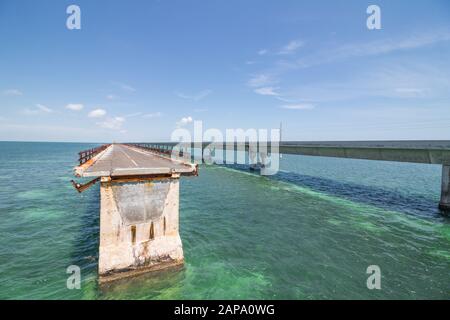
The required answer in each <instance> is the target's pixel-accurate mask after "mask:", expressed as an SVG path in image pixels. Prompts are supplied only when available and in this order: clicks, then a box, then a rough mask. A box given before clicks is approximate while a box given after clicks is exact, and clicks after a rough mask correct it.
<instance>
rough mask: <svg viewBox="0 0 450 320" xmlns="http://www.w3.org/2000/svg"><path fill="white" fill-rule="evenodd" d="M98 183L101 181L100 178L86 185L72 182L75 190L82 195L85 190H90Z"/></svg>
mask: <svg viewBox="0 0 450 320" xmlns="http://www.w3.org/2000/svg"><path fill="white" fill-rule="evenodd" d="M98 181H100V177H97V178H95V179H92V180H91V181H89V182H87V183H84V184H82V183H78V182H76V181H74V180H70V182H72V185H73V186H74V188H75V189H77V191H78V192H79V193H82V192H83V191H84V190H86V189H89V188H90V187H92V186H93V185H94V184H96V183H97V182H98Z"/></svg>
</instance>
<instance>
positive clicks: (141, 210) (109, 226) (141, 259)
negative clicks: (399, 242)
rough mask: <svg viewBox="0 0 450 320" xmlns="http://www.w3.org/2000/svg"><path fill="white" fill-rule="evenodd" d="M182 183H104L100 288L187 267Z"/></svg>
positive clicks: (171, 180)
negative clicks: (181, 214) (181, 211)
mask: <svg viewBox="0 0 450 320" xmlns="http://www.w3.org/2000/svg"><path fill="white" fill-rule="evenodd" d="M178 178H179V176H175V175H174V176H172V177H169V178H157V179H156V178H153V179H150V178H133V179H131V178H130V179H120V180H111V178H109V177H103V178H102V180H101V186H100V196H101V207H100V248H99V265H98V271H99V276H100V282H105V281H109V280H115V279H118V278H123V277H127V276H131V275H136V274H140V273H144V272H148V271H153V270H159V269H163V268H167V267H171V266H175V265H180V264H183V248H182V243H181V239H180V235H179V233H178V228H179V212H178V210H179V179H178Z"/></svg>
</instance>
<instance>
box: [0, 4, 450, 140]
mask: <svg viewBox="0 0 450 320" xmlns="http://www.w3.org/2000/svg"><path fill="white" fill-rule="evenodd" d="M72 4H75V5H78V6H79V8H80V10H81V29H79V30H78V29H73V30H70V29H68V28H67V26H66V20H67V18H68V17H69V14H67V13H66V9H67V7H68V6H69V5H72ZM373 4H374V5H378V6H379V8H380V10H381V29H373V30H370V29H368V28H367V24H366V20H367V18H368V17H369V14H367V12H366V10H367V7H368V6H369V5H373ZM194 121H202V122H203V128H204V129H208V128H217V129H219V130H222V131H223V132H225V129H235V128H243V129H250V128H255V129H272V128H274V129H276V128H279V126H280V123H282V127H283V129H282V138H283V140H300V141H321V140H404V139H413V140H444V139H450V2H449V1H446V0H441V1H439V0H434V1H433V0H423V1H419V0H417V1H403V0H396V1H391V0H390V1H378V0H372V1H364V0H359V1H356V0H346V1H343V0H341V1H324V0H322V1H320V0H319V1H318V0H315V1H300V0H297V1H290V0H264V1H256V0H246V1H242V0H239V1H238V0H227V1H218V0H208V1H206V0H203V1H201V0H177V1H175V0H173V1H172V0H160V1H156V0H154V1H152V0H146V1H137V0H127V1H122V0H114V1H102V0H71V1H65V0H59V1H55V0H28V1H26V0H0V140H3V141H5V140H8V141H9V140H12V141H67V142H111V141H122V142H138V141H139V142H142V141H170V137H171V134H172V132H173V131H174V130H175V129H177V128H186V129H188V130H191V129H192V127H193V123H194Z"/></svg>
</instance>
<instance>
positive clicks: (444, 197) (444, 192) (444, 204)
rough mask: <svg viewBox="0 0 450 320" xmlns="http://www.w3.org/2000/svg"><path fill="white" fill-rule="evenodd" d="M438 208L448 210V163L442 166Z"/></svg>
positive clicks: (449, 175)
mask: <svg viewBox="0 0 450 320" xmlns="http://www.w3.org/2000/svg"><path fill="white" fill-rule="evenodd" d="M439 208H440V209H441V210H444V211H450V165H443V166H442V187H441V201H440V202H439Z"/></svg>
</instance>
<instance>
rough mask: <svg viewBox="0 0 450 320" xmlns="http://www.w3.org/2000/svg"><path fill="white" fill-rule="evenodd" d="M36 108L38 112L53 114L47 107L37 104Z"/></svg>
mask: <svg viewBox="0 0 450 320" xmlns="http://www.w3.org/2000/svg"><path fill="white" fill-rule="evenodd" d="M36 108H38V109H39V110H40V111H42V112H45V113H50V112H53V111H52V109H50V108H48V107H47V106H44V105H43V104H39V103H38V104H37V105H36Z"/></svg>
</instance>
